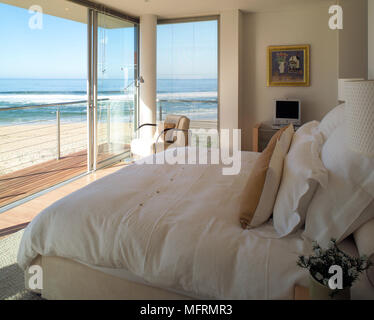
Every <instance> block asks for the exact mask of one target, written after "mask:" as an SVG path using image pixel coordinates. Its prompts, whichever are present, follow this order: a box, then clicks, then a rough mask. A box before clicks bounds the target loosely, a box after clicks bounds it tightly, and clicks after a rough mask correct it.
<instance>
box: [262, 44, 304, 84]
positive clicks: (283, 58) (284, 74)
mask: <svg viewBox="0 0 374 320" xmlns="http://www.w3.org/2000/svg"><path fill="white" fill-rule="evenodd" d="M309 50H310V46H309V45H300V46H269V47H268V77H267V80H268V81H267V84H268V87H280V86H289V87H293V86H301V87H307V86H309V85H310V82H309Z"/></svg>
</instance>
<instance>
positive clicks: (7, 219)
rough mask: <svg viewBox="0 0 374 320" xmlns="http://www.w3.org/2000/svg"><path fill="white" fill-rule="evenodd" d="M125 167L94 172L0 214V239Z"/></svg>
mask: <svg viewBox="0 0 374 320" xmlns="http://www.w3.org/2000/svg"><path fill="white" fill-rule="evenodd" d="M126 165H127V163H124V162H120V163H117V164H114V165H113V166H110V167H107V168H103V169H100V170H97V171H94V172H92V173H90V174H88V175H85V176H83V177H81V178H79V179H77V180H74V181H72V182H69V183H68V184H65V185H64V186H61V187H59V188H57V189H54V190H52V191H50V192H48V193H46V194H44V195H42V196H40V197H36V198H34V199H32V200H30V201H28V202H25V203H23V204H21V205H19V206H17V207H15V208H13V209H10V210H8V211H5V212H3V213H0V238H1V237H4V236H7V235H9V234H11V233H13V232H16V231H18V230H20V229H23V228H25V227H26V226H27V225H28V223H29V222H30V221H31V220H32V219H33V218H34V217H35V216H37V215H38V214H39V213H40V212H41V211H42V210H43V209H45V208H47V207H48V206H50V205H51V204H52V203H54V202H56V201H57V200H59V199H61V198H63V197H65V196H67V195H68V194H70V193H72V192H74V191H76V190H78V189H80V188H83V187H84V186H86V185H88V184H90V183H92V182H93V181H95V180H97V179H100V178H102V177H105V176H106V175H108V174H111V173H113V172H116V171H117V170H119V169H121V168H123V167H125V166H126Z"/></svg>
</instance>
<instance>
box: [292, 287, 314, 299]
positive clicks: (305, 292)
mask: <svg viewBox="0 0 374 320" xmlns="http://www.w3.org/2000/svg"><path fill="white" fill-rule="evenodd" d="M294 299H295V300H310V296H309V289H308V288H306V287H303V286H300V285H298V284H297V285H296V286H295V296H294Z"/></svg>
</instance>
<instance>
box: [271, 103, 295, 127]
mask: <svg viewBox="0 0 374 320" xmlns="http://www.w3.org/2000/svg"><path fill="white" fill-rule="evenodd" d="M300 113H301V102H300V100H291V99H286V100H275V102H274V123H273V126H274V127H282V126H285V125H288V124H290V123H292V124H293V125H294V126H300V125H301V114H300Z"/></svg>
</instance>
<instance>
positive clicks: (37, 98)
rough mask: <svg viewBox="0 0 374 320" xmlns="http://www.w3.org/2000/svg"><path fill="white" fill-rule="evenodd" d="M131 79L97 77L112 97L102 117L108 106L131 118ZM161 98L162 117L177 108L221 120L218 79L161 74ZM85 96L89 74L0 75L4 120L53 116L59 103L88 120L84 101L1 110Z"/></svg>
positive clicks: (65, 116) (103, 93)
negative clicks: (46, 76) (80, 76)
mask: <svg viewBox="0 0 374 320" xmlns="http://www.w3.org/2000/svg"><path fill="white" fill-rule="evenodd" d="M131 84H132V81H131V80H128V81H124V80H123V79H105V80H99V82H98V98H99V99H109V100H106V101H102V102H100V103H99V108H98V118H99V121H105V120H106V117H107V115H108V108H110V111H111V112H110V114H111V116H112V117H113V116H115V117H116V119H121V120H124V121H132V119H133V115H134V101H133V97H134V95H133V91H132V90H133V89H134V86H133V85H131ZM128 86H129V88H128V89H127V90H123V88H126V87H128ZM121 89H122V91H121ZM157 98H158V100H159V102H158V104H157V119H159V117H160V109H162V111H161V114H162V117H164V116H165V114H168V113H174V114H184V115H187V116H188V117H190V119H191V120H217V80H216V79H159V80H158V81H157ZM81 100H86V80H85V79H0V126H7V125H16V124H26V123H39V122H40V123H42V122H46V121H54V120H55V119H56V111H57V109H59V110H60V112H61V121H62V122H79V121H85V120H86V104H85V103H80V104H74V105H69V106H61V107H59V108H57V107H55V106H53V107H43V108H33V109H19V110H17V109H16V110H10V111H1V109H4V108H10V107H12V108H14V107H15V108H17V107H22V106H33V105H43V104H53V103H62V102H70V101H81ZM170 100H172V101H170ZM181 100H183V101H181Z"/></svg>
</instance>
